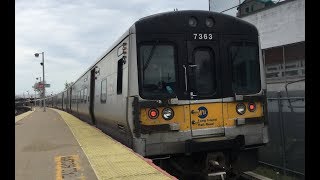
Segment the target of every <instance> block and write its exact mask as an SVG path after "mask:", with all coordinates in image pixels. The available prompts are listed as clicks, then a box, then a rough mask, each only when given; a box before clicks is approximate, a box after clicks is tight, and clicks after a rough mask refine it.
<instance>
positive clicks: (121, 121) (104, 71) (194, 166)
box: [36, 10, 269, 174]
mask: <svg viewBox="0 0 320 180" xmlns="http://www.w3.org/2000/svg"><path fill="white" fill-rule="evenodd" d="M259 39H260V38H259V32H258V30H257V28H256V27H255V26H254V25H252V24H250V23H248V22H245V21H243V20H241V19H239V18H236V17H233V16H229V15H226V14H222V13H216V12H211V11H202V10H183V11H172V12H163V13H158V14H154V15H150V16H146V17H143V18H141V19H139V20H137V21H136V22H135V23H134V24H133V25H132V26H131V27H130V28H129V29H127V30H126V31H125V33H124V34H123V35H122V36H121V37H120V38H119V39H118V40H117V41H115V42H114V44H113V45H112V46H111V47H110V48H109V49H107V50H106V51H105V52H104V53H103V54H102V55H101V56H100V57H98V58H97V60H96V61H95V63H93V65H92V66H90V67H89V68H88V69H87V71H85V72H84V73H83V74H82V75H81V76H80V77H79V78H78V79H77V80H76V81H75V82H74V83H73V84H72V85H71V86H70V87H68V88H67V89H66V90H64V91H63V92H60V93H58V94H56V95H53V96H50V97H46V98H45V101H46V106H48V107H53V108H58V109H61V110H63V111H66V112H69V113H71V114H73V115H74V116H76V117H78V118H79V119H81V120H83V121H85V122H87V123H89V124H91V125H93V126H95V127H97V128H99V129H101V130H102V131H103V132H105V133H106V134H107V135H109V136H111V137H112V138H114V139H115V140H117V141H119V142H121V143H122V144H124V145H125V146H127V147H129V148H131V149H132V150H133V151H135V152H136V153H138V154H140V155H142V156H144V157H147V158H151V159H154V160H159V159H160V160H163V162H172V163H163V164H171V165H172V166H175V167H177V168H178V169H180V170H181V171H185V173H189V174H190V173H191V174H192V173H193V174H197V173H198V174H199V173H200V174H201V173H205V174H210V173H211V174H212V173H215V172H220V171H226V172H227V171H231V170H232V172H243V171H247V170H252V169H254V168H255V167H256V166H257V163H258V157H257V156H258V154H257V152H258V149H259V147H262V146H265V145H266V144H267V143H268V141H269V138H268V117H267V100H266V80H265V72H264V64H263V60H262V55H261V48H260V40H259ZM42 101H43V99H40V100H37V102H36V104H37V105H41V103H42ZM160 160H159V161H160ZM160 164H161V163H160ZM177 164H178V165H177ZM218 169H220V170H218ZM221 169H223V170H221Z"/></svg>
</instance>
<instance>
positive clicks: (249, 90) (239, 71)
mask: <svg viewBox="0 0 320 180" xmlns="http://www.w3.org/2000/svg"><path fill="white" fill-rule="evenodd" d="M229 53H230V54H229V55H230V57H231V63H232V89H233V92H234V93H236V94H254V93H258V92H259V91H260V89H261V85H260V66H259V55H258V47H257V46H255V45H253V44H248V43H241V44H233V45H231V47H230V49H229Z"/></svg>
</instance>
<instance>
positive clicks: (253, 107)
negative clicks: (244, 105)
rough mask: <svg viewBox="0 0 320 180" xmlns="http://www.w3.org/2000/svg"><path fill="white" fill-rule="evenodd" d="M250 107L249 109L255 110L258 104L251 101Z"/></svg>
mask: <svg viewBox="0 0 320 180" xmlns="http://www.w3.org/2000/svg"><path fill="white" fill-rule="evenodd" d="M248 109H249V111H250V112H253V111H255V110H256V104H255V103H253V102H252V103H249V104H248Z"/></svg>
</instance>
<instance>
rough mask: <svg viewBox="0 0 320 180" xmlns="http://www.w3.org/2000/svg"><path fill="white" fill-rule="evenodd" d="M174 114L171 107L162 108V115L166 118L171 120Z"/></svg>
mask: <svg viewBox="0 0 320 180" xmlns="http://www.w3.org/2000/svg"><path fill="white" fill-rule="evenodd" d="M173 116H174V112H173V110H172V109H171V108H164V109H163V110H162V117H163V119H165V120H171V119H172V118H173Z"/></svg>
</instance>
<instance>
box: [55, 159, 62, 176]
mask: <svg viewBox="0 0 320 180" xmlns="http://www.w3.org/2000/svg"><path fill="white" fill-rule="evenodd" d="M54 160H55V162H56V180H62V169H61V156H57V157H55V158H54Z"/></svg>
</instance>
